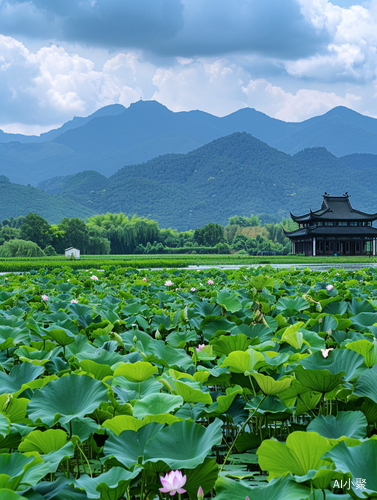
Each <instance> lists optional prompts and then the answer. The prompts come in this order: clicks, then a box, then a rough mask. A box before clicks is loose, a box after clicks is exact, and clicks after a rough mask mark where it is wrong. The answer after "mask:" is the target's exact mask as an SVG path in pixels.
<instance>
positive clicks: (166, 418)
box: [143, 413, 182, 425]
mask: <svg viewBox="0 0 377 500" xmlns="http://www.w3.org/2000/svg"><path fill="white" fill-rule="evenodd" d="M181 420H182V419H181V418H178V417H176V416H175V415H172V414H171V413H161V414H159V415H146V416H145V417H144V418H143V425H147V424H150V423H152V422H156V423H157V424H167V425H171V424H173V423H174V422H180V421H181Z"/></svg>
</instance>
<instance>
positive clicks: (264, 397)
mask: <svg viewBox="0 0 377 500" xmlns="http://www.w3.org/2000/svg"><path fill="white" fill-rule="evenodd" d="M265 399H266V396H263V398H262V399H261V400H260V401H259V403H258V405H257V407H256V408H255V410H254V411H253V413H252V414H251V415H250V416H249V417H248V418H247V419H246V420H245V422H244V424H243V426H242V427H241V429H240V430H239V431H238V433H237V436H236V437H235V439H234V441H233V443H232V446H231V447H230V448H229V451H228V453H227V454H226V457H225V459H224V462H223V464H222V466H221V469H220V472H221V471H222V470H223V468H224V466H225V464H226V461H227V460H228V457H229V455H230V454H231V451H232V449H233V448H234V445H235V444H236V442H237V439H238V438H239V436H240V434H241V432H243V431H244V429H245V427H246V425H247V423H248V422H249V421H250V420H251V419H252V418H253V417H254V415H255V414H256V412H257V411H258V409H259V407H260V405H261V404H262V403H263V401H264V400H265Z"/></svg>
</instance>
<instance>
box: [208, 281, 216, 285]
mask: <svg viewBox="0 0 377 500" xmlns="http://www.w3.org/2000/svg"><path fill="white" fill-rule="evenodd" d="M214 283H215V282H214V281H213V280H208V281H207V285H213V284H214Z"/></svg>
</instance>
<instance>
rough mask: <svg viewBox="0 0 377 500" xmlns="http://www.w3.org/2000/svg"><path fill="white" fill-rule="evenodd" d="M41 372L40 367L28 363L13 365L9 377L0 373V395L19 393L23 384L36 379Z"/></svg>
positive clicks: (41, 368)
mask: <svg viewBox="0 0 377 500" xmlns="http://www.w3.org/2000/svg"><path fill="white" fill-rule="evenodd" d="M43 372H44V368H43V367H42V366H33V365H31V364H30V363H22V364H20V365H15V366H14V367H13V368H12V370H11V372H10V374H9V375H6V374H5V373H3V372H0V395H1V394H13V393H15V392H17V391H19V390H20V389H21V387H22V386H23V385H24V384H27V383H28V382H31V381H32V380H34V379H36V378H37V377H39V375H41V374H42V373H43Z"/></svg>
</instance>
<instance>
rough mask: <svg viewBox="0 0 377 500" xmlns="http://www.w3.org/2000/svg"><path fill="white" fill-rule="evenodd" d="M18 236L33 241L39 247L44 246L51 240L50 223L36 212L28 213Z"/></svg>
mask: <svg viewBox="0 0 377 500" xmlns="http://www.w3.org/2000/svg"><path fill="white" fill-rule="evenodd" d="M20 236H21V239H23V240H28V241H33V242H34V243H36V244H37V245H38V246H39V247H41V248H45V247H46V246H47V245H49V244H50V243H51V241H52V236H51V234H50V225H49V223H48V222H47V221H46V219H44V218H43V217H41V216H40V215H38V214H33V213H29V214H28V215H27V216H26V217H25V221H24V223H23V224H22V226H21V228H20Z"/></svg>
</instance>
